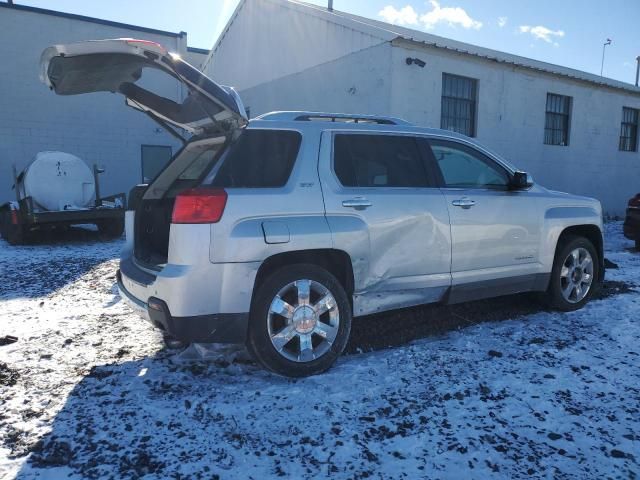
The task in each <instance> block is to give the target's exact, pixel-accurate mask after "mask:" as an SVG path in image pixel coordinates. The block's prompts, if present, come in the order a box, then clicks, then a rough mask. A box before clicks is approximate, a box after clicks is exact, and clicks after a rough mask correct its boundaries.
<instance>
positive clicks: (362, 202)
mask: <svg viewBox="0 0 640 480" xmlns="http://www.w3.org/2000/svg"><path fill="white" fill-rule="evenodd" d="M371 205H373V204H372V203H371V202H370V201H369V200H367V199H366V198H364V197H357V198H352V199H350V200H343V201H342V206H343V207H349V208H355V209H356V210H363V209H365V208H367V207H370V206H371Z"/></svg>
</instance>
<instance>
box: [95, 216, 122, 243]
mask: <svg viewBox="0 0 640 480" xmlns="http://www.w3.org/2000/svg"><path fill="white" fill-rule="evenodd" d="M97 226H98V231H99V232H100V233H101V234H102V235H104V236H105V237H107V238H119V237H121V236H122V233H123V232H124V219H122V218H107V219H105V220H102V221H100V223H98V225H97Z"/></svg>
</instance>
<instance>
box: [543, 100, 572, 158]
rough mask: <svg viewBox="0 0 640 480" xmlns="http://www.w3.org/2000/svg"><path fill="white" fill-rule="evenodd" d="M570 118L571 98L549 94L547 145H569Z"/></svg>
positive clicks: (545, 136)
mask: <svg viewBox="0 0 640 480" xmlns="http://www.w3.org/2000/svg"><path fill="white" fill-rule="evenodd" d="M570 118H571V97H567V96H565V95H556V94H554V93H547V109H546V118H545V125H544V143H545V144H547V145H562V146H567V145H569V120H570Z"/></svg>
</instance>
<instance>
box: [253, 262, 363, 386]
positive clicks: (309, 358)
mask: <svg viewBox="0 0 640 480" xmlns="http://www.w3.org/2000/svg"><path fill="white" fill-rule="evenodd" d="M351 317H352V315H351V304H350V302H349V299H348V297H347V293H346V292H345V289H344V288H343V287H342V285H341V284H340V282H339V281H338V280H337V279H336V278H335V277H334V276H333V275H332V274H331V273H329V272H328V271H326V270H325V269H323V268H321V267H318V266H316V265H310V264H296V265H290V266H286V267H283V268H281V269H279V270H277V271H276V272H274V273H273V274H271V275H270V276H268V277H267V278H266V279H265V280H264V282H262V284H261V285H260V286H258V288H257V290H256V293H255V296H254V300H253V303H252V308H251V313H250V317H249V330H248V334H247V349H248V350H249V353H250V354H251V355H252V356H253V358H254V359H255V360H256V362H258V363H259V364H260V365H262V366H263V367H264V368H266V369H268V370H271V371H272V372H274V373H277V374H279V375H284V376H287V377H306V376H309V375H316V374H318V373H321V372H324V371H325V370H327V369H328V368H329V367H331V365H333V363H334V362H335V361H336V359H337V358H338V357H339V356H340V354H341V353H342V351H343V350H344V348H345V347H346V345H347V341H348V339H349V333H350V331H351Z"/></svg>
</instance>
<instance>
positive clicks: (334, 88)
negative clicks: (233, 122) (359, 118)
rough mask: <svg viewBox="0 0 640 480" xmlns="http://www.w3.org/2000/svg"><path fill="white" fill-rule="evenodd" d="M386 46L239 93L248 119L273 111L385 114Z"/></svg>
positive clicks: (387, 97)
mask: <svg viewBox="0 0 640 480" xmlns="http://www.w3.org/2000/svg"><path fill="white" fill-rule="evenodd" d="M391 53H392V47H391V44H389V43H384V44H381V45H377V46H375V47H370V48H367V49H365V50H362V51H359V52H356V53H353V54H351V55H348V56H346V57H342V58H340V59H338V60H334V61H331V62H327V63H325V64H322V65H317V66H315V67H311V68H308V69H307V70H305V71H303V72H299V73H295V74H292V75H288V76H286V77H283V78H280V79H277V80H274V81H271V82H267V83H265V84H263V85H260V86H257V87H254V88H249V89H247V90H243V91H241V92H240V96H241V97H242V100H243V102H244V105H245V107H247V109H249V110H250V113H251V117H256V116H258V115H261V114H263V113H267V112H270V111H274V110H306V111H325V112H346V113H354V112H356V113H360V114H380V113H383V112H389V111H390V110H391V105H390V95H389V91H390V84H391V72H390V67H391Z"/></svg>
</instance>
